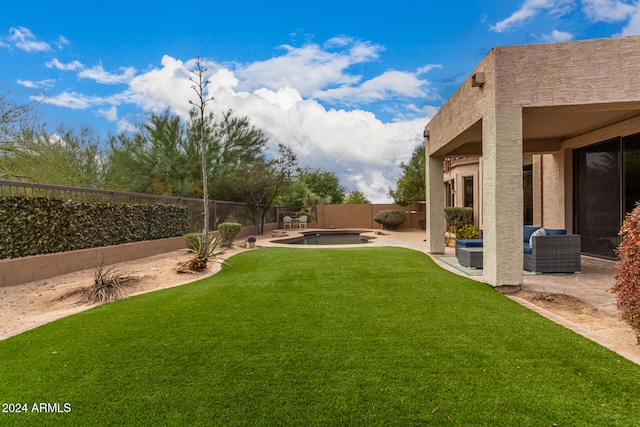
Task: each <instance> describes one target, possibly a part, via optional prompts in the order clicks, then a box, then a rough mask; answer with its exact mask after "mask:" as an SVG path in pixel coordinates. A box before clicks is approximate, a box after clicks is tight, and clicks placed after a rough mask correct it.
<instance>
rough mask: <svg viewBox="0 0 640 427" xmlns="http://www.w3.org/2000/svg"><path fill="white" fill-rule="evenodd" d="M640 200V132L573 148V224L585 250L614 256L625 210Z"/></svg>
mask: <svg viewBox="0 0 640 427" xmlns="http://www.w3.org/2000/svg"><path fill="white" fill-rule="evenodd" d="M638 200H640V134H638V135H632V136H629V137H624V138H614V139H611V140H608V141H604V142H601V143H598V144H594V145H591V146H588V147H584V148H580V149H577V150H575V151H574V225H575V230H574V231H575V233H577V234H580V236H581V237H582V243H581V244H582V252H583V253H585V254H589V255H594V256H598V257H604V258H615V256H616V255H615V249H616V247H617V246H618V244H619V241H620V239H619V236H618V232H619V231H620V227H621V226H622V221H623V219H624V215H625V213H626V212H629V211H630V210H631V209H633V207H634V206H635V203H636V201H638Z"/></svg>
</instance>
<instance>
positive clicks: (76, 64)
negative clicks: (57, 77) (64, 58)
mask: <svg viewBox="0 0 640 427" xmlns="http://www.w3.org/2000/svg"><path fill="white" fill-rule="evenodd" d="M44 65H46V66H47V67H48V68H55V69H57V70H62V71H77V70H82V69H84V65H83V64H82V63H81V62H80V61H72V62H70V63H68V64H63V63H62V62H60V61H59V60H58V58H53V59H52V60H51V61H49V62H47V63H45V64H44Z"/></svg>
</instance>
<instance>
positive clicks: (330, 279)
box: [0, 248, 640, 426]
mask: <svg viewBox="0 0 640 427" xmlns="http://www.w3.org/2000/svg"><path fill="white" fill-rule="evenodd" d="M231 263H232V265H233V267H231V268H224V269H223V271H222V272H220V273H219V274H216V275H215V276H212V277H210V278H208V279H205V280H202V281H199V282H196V283H192V284H189V285H185V286H180V287H177V288H172V289H167V290H163V291H158V292H154V293H150V294H146V295H141V296H137V297H133V298H130V299H127V300H124V301H118V302H115V303H110V304H105V305H102V306H100V307H97V308H95V309H92V310H89V311H86V312H83V313H80V314H76V315H74V316H71V317H68V318H65V319H61V320H59V321H56V322H53V323H51V324H48V325H45V326H42V327H40V328H37V329H35V330H32V331H29V332H26V333H23V334H21V335H18V336H15V337H12V338H10V339H7V340H6V341H2V342H0V403H3V410H7V409H8V408H9V406H8V405H7V404H10V403H20V404H26V405H27V409H28V410H29V412H28V413H6V412H3V413H0V425H56V426H57V425H78V426H89V425H136V424H137V425H154V426H155V425H178V426H196V425H216V426H219V425H220V426H227V425H252V426H253V425H263V426H282V425H293V426H309V425H322V426H334V425H354V426H361V425H401V426H406V425H426V424H431V425H464V426H468V425H487V426H503V425H504V426H527V425H530V426H552V425H554V424H557V425H559V426H580V425H597V426H613V425H620V426H632V425H640V415H639V414H640V367H639V366H637V365H635V364H633V363H631V362H629V361H627V360H625V359H623V358H621V357H619V356H618V355H616V354H615V353H613V352H610V351H609V350H606V349H604V348H602V347H600V346H599V345H597V344H595V343H593V342H591V341H588V340H586V339H584V338H582V337H580V336H579V335H577V334H575V333H573V332H571V331H568V330H566V329H564V328H562V327H560V326H558V325H556V324H554V323H552V322H551V321H548V320H546V319H545V318H543V317H541V316H539V315H538V314H535V313H533V312H531V311H529V310H528V309H526V308H523V307H521V306H520V305H518V304H516V303H515V302H513V301H511V300H509V299H508V298H506V297H504V296H503V295H501V294H499V293H498V292H496V291H495V290H493V289H491V288H490V287H489V286H486V285H484V284H481V283H477V282H474V281H471V280H467V279H465V278H462V277H459V276H456V275H453V274H451V273H448V272H446V271H444V270H442V269H440V268H439V267H437V266H436V265H435V264H434V263H433V262H432V261H431V260H430V258H429V257H428V256H426V255H425V254H423V253H419V252H415V251H410V250H407V249H399V248H362V249H360V248H358V249H317V250H316V249H313V250H309V249H306V250H305V249H277V248H272V249H260V250H254V251H246V252H243V253H240V254H238V255H236V256H234V257H233V258H231ZM39 403H49V404H51V405H50V409H55V406H54V404H56V403H58V404H59V410H60V411H64V410H65V409H70V410H71V411H70V412H67V413H64V412H61V413H42V412H32V409H33V405H34V404H39ZM65 403H66V404H67V407H66V408H65V406H64V404H65Z"/></svg>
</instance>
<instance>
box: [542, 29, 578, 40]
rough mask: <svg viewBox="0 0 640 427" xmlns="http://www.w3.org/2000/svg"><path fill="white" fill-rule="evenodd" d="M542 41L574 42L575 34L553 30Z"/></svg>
mask: <svg viewBox="0 0 640 427" xmlns="http://www.w3.org/2000/svg"><path fill="white" fill-rule="evenodd" d="M542 39H543V40H545V41H548V42H568V41H569V40H573V34H571V33H568V32H566V31H558V30H553V31H552V32H551V33H550V34H544V35H543V36H542Z"/></svg>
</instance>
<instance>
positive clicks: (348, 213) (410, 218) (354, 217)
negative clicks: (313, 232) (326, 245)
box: [313, 203, 444, 229]
mask: <svg viewBox="0 0 640 427" xmlns="http://www.w3.org/2000/svg"><path fill="white" fill-rule="evenodd" d="M424 209H425V205H424V204H422V203H414V204H411V205H409V206H399V205H396V204H366V205H350V204H343V205H318V206H317V207H316V210H317V217H318V218H317V219H316V223H315V224H313V226H314V227H317V228H331V227H334V228H368V229H382V225H380V224H378V223H377V222H375V221H374V220H373V217H374V216H375V215H376V214H377V213H378V212H380V211H382V210H395V211H400V212H404V213H405V215H406V218H405V220H404V222H403V223H402V224H401V225H400V227H399V229H410V228H419V226H420V225H419V222H418V221H419V219H420V218H423V217H424V216H425V213H424V212H425V211H424ZM412 212H413V213H412ZM443 217H444V216H443Z"/></svg>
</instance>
